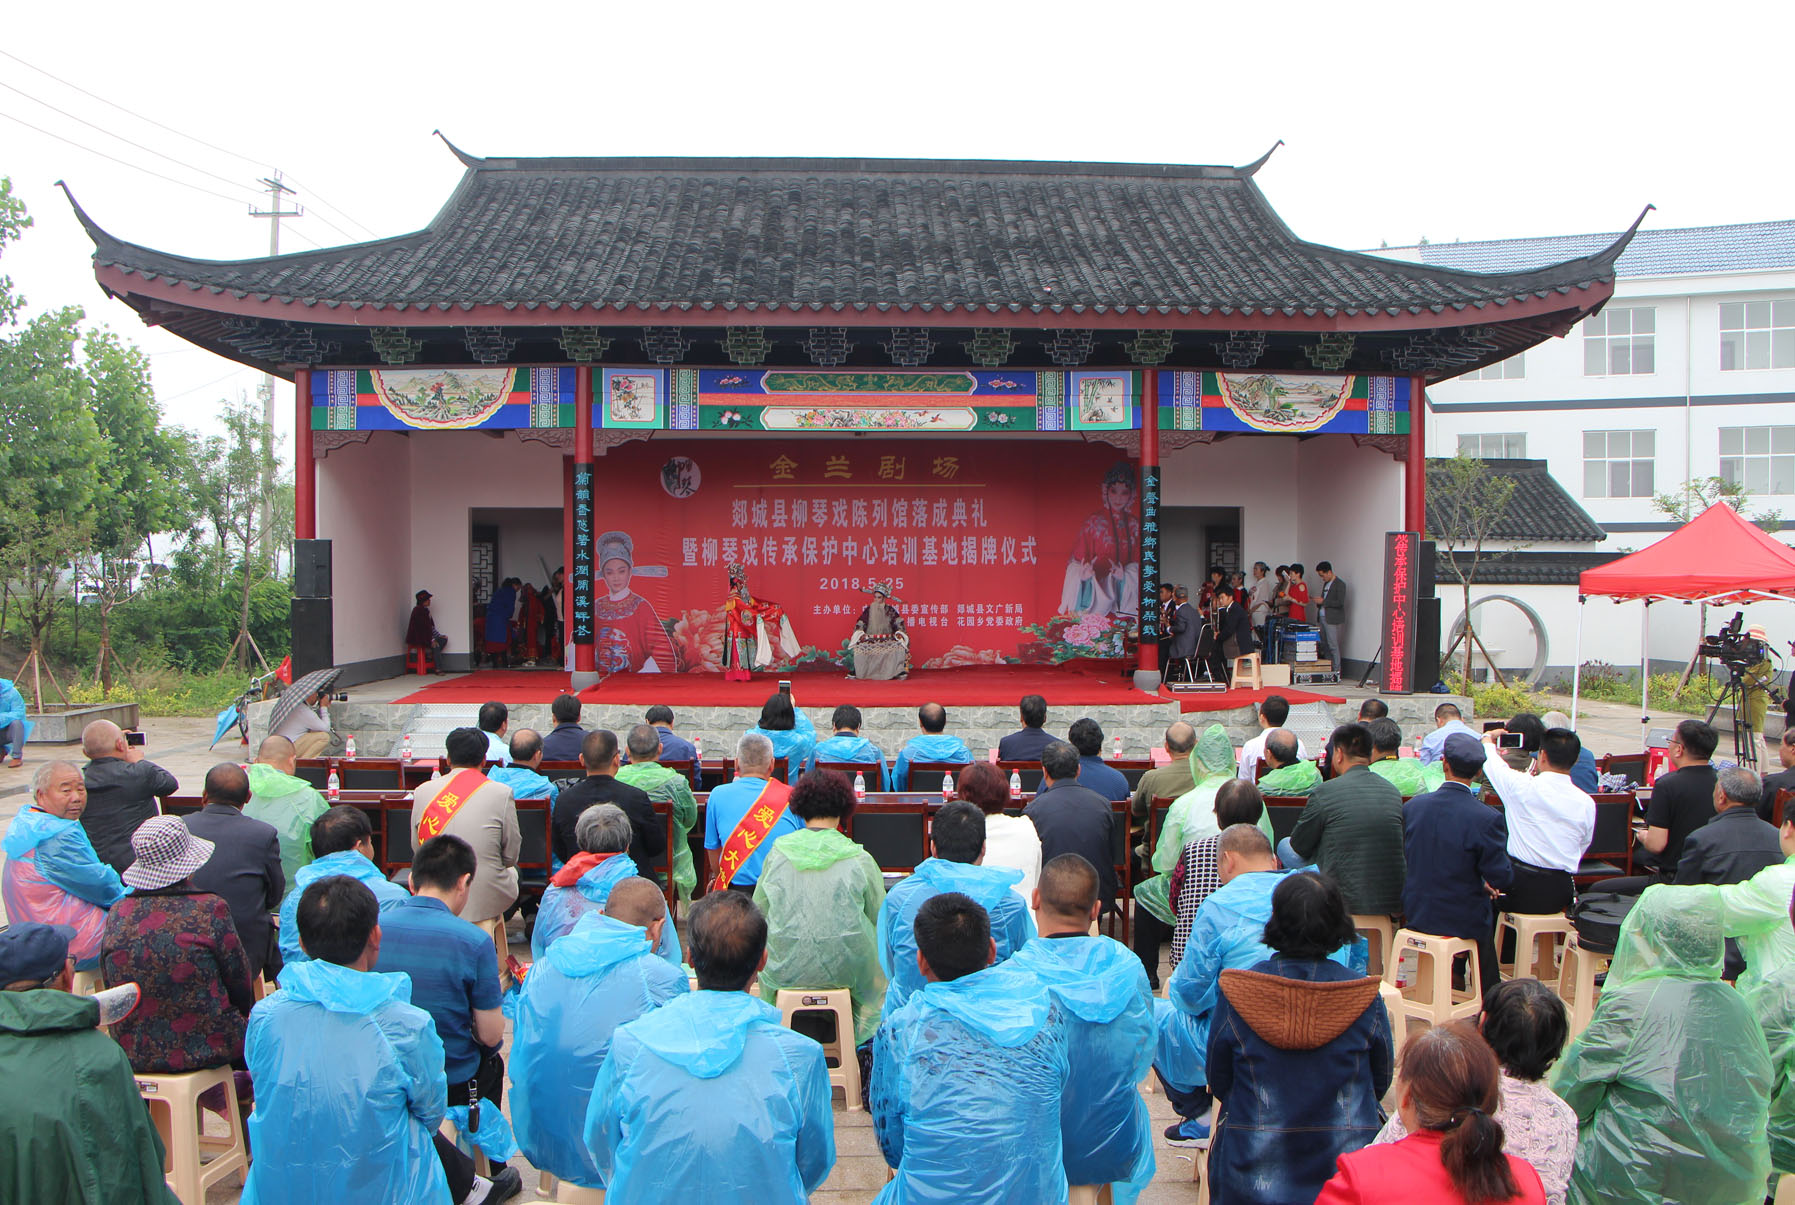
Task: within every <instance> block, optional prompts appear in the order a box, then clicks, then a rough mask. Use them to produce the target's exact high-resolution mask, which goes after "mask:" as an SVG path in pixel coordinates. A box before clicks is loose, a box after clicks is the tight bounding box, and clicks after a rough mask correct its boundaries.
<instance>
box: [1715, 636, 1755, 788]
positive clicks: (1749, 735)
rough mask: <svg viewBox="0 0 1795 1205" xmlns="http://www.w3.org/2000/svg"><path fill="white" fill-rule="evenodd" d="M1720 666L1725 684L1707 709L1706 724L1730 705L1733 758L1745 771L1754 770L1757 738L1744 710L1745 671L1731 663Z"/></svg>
mask: <svg viewBox="0 0 1795 1205" xmlns="http://www.w3.org/2000/svg"><path fill="white" fill-rule="evenodd" d="M1721 664H1723V665H1725V666H1726V669H1727V683H1726V687H1725V689H1723V690H1722V691H1721V692H1720V698H1718V699H1716V700H1715V701H1714V706H1712V707H1710V708H1709V709H1708V723H1709V724H1710V725H1711V724H1713V723H1714V717H1715V716H1717V715H1719V714H1720V709H1721V708H1722V707H1725V706H1727V705H1729V704H1730V705H1731V706H1732V709H1733V757H1734V758H1735V760H1737V761H1738V763H1739V764H1740V765H1741V766H1743V767H1745V768H1746V769H1748V770H1755V769H1757V768H1758V737H1757V733H1755V732H1753V731H1752V728H1751V718H1750V716H1749V715H1748V714H1747V712H1746V710H1745V696H1746V684H1745V676H1746V671H1745V669H1744V668H1743V667H1741V666H1737V665H1734V664H1732V663H1731V662H1725V661H1723V662H1721Z"/></svg>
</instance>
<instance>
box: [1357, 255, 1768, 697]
mask: <svg viewBox="0 0 1795 1205" xmlns="http://www.w3.org/2000/svg"><path fill="white" fill-rule="evenodd" d="M1614 238H1615V235H1614V234H1612V233H1608V234H1585V235H1565V236H1556V237H1551V238H1528V239H1497V240H1491V241H1486V242H1459V243H1423V244H1421V245H1419V246H1414V247H1398V248H1391V249H1388V250H1387V251H1384V252H1382V254H1387V255H1390V256H1393V257H1396V258H1402V259H1408V260H1413V261H1418V262H1421V263H1426V264H1430V265H1438V266H1443V267H1452V268H1461V269H1469V270H1473V271H1485V272H1495V271H1515V270H1519V269H1524V268H1527V267H1530V266H1534V265H1543V264H1548V263H1558V262H1561V261H1563V260H1565V259H1567V258H1574V257H1576V256H1578V255H1582V254H1592V253H1594V252H1596V251H1599V250H1600V249H1601V248H1603V247H1606V246H1608V245H1609V244H1611V243H1612V242H1613V240H1614ZM1617 272H1618V280H1617V283H1616V286H1615V293H1614V299H1613V300H1612V301H1611V302H1609V303H1608V305H1607V307H1606V308H1604V309H1603V310H1602V311H1601V312H1600V313H1598V314H1596V315H1594V316H1593V317H1591V318H1589V319H1587V320H1586V321H1584V322H1582V323H1581V324H1579V325H1578V326H1577V327H1576V328H1574V329H1573V330H1572V331H1571V333H1570V334H1569V335H1567V336H1566V337H1564V338H1563V339H1558V340H1554V341H1552V342H1549V343H1546V344H1542V345H1540V346H1538V347H1535V348H1532V349H1530V350H1529V351H1527V352H1526V353H1525V354H1523V355H1519V356H1515V357H1513V358H1512V359H1509V360H1506V361H1504V362H1502V363H1500V364H1496V365H1493V366H1491V367H1489V368H1486V369H1484V370H1482V371H1480V372H1475V373H1472V374H1469V375H1467V376H1463V377H1459V378H1457V379H1455V380H1452V381H1449V382H1446V383H1444V384H1441V385H1437V386H1435V387H1433V388H1432V389H1431V390H1429V392H1428V402H1429V407H1428V427H1427V450H1428V454H1429V456H1434V457H1448V456H1453V455H1455V454H1457V453H1458V452H1459V451H1460V450H1464V451H1465V452H1467V453H1469V454H1471V455H1474V456H1482V457H1489V458H1505V459H1530V460H1540V461H1544V462H1545V463H1546V465H1547V467H1548V469H1549V470H1550V473H1551V475H1552V477H1553V478H1555V479H1556V480H1557V482H1558V483H1559V484H1560V485H1561V486H1562V487H1563V489H1564V490H1565V492H1566V493H1568V494H1569V495H1570V497H1571V498H1573V499H1575V500H1576V502H1577V503H1579V504H1580V505H1581V506H1582V507H1583V508H1584V510H1585V511H1587V512H1588V514H1589V516H1590V517H1591V518H1593V519H1594V520H1595V521H1596V522H1597V523H1598V524H1600V525H1601V527H1602V528H1603V529H1605V530H1606V531H1607V533H1608V538H1607V539H1606V540H1605V541H1602V542H1600V544H1592V543H1588V542H1584V543H1579V544H1576V545H1575V547H1576V548H1577V549H1579V550H1582V551H1583V552H1585V553H1587V552H1588V551H1590V550H1593V549H1599V550H1601V551H1604V552H1608V553H1621V552H1626V551H1631V550H1635V549H1638V548H1641V547H1644V546H1645V545H1647V544H1650V543H1652V542H1654V541H1655V540H1657V539H1658V538H1660V537H1661V535H1662V534H1663V533H1665V532H1668V531H1670V530H1672V529H1674V528H1675V527H1676V526H1677V525H1678V524H1677V522H1676V520H1674V519H1673V518H1671V517H1670V516H1669V515H1666V514H1664V513H1662V512H1661V511H1659V510H1658V509H1657V508H1656V507H1655V506H1654V505H1653V498H1654V496H1655V495H1658V494H1672V493H1676V492H1678V491H1680V490H1682V489H1683V487H1684V484H1685V483H1686V482H1690V481H1698V480H1701V479H1704V478H1708V477H1724V478H1726V479H1728V480H1731V481H1738V482H1741V483H1742V484H1743V485H1744V486H1745V487H1746V488H1747V489H1748V490H1749V491H1751V493H1752V495H1753V497H1752V502H1751V504H1750V506H1749V507H1748V513H1759V512H1762V511H1767V510H1778V511H1781V512H1782V514H1783V515H1784V516H1785V520H1786V521H1790V522H1791V523H1792V526H1795V221H1777V222H1752V223H1745V224H1741V225H1733V226H1700V227H1686V228H1679V229H1656V230H1655V229H1651V228H1650V227H1647V228H1644V229H1642V230H1640V232H1639V233H1638V234H1637V235H1636V236H1635V238H1634V239H1633V242H1632V244H1631V245H1630V246H1629V247H1628V248H1627V250H1626V251H1625V253H1624V254H1623V255H1622V256H1621V257H1620V261H1619V264H1618V266H1617ZM1547 538H1548V539H1550V538H1551V537H1547ZM1781 538H1783V539H1788V538H1789V531H1787V530H1785V531H1784V532H1783V533H1782V534H1781ZM1567 547H1568V546H1567V545H1566V544H1563V543H1559V544H1556V545H1550V544H1547V543H1544V542H1541V543H1535V544H1532V545H1530V546H1529V548H1528V549H1527V551H1526V552H1525V553H1524V554H1523V555H1522V556H1520V557H1519V558H1516V564H1517V567H1518V566H1521V565H1525V566H1528V568H1527V569H1526V570H1525V571H1524V572H1522V571H1518V569H1517V571H1516V572H1507V571H1505V570H1504V568H1503V566H1502V565H1501V564H1500V563H1498V565H1497V566H1495V567H1493V568H1492V571H1491V575H1490V576H1489V577H1488V578H1487V579H1485V580H1486V581H1488V582H1489V583H1490V584H1489V585H1488V586H1487V587H1483V588H1480V589H1479V590H1478V594H1480V595H1481V594H1484V593H1498V592H1501V593H1510V594H1515V595H1517V596H1525V597H1528V598H1529V600H1530V601H1532V602H1534V603H1536V604H1539V605H1540V609H1541V610H1542V613H1543V614H1547V616H1548V623H1549V627H1550V628H1551V629H1552V633H1551V636H1552V643H1553V648H1552V652H1551V656H1550V661H1551V663H1552V664H1553V665H1554V666H1568V665H1569V664H1570V661H1571V648H1570V642H1571V639H1572V632H1571V631H1569V630H1565V629H1566V628H1567V627H1568V626H1569V625H1572V624H1574V622H1575V616H1574V611H1572V610H1571V609H1572V608H1574V607H1575V598H1574V591H1573V590H1571V589H1568V588H1567V586H1568V584H1569V583H1571V582H1574V580H1575V578H1574V575H1572V574H1571V573H1569V568H1570V566H1571V565H1572V564H1573V558H1576V556H1577V554H1576V553H1574V552H1557V551H1554V550H1553V549H1565V548H1567ZM1553 557H1562V558H1564V559H1563V565H1564V568H1565V569H1566V572H1564V573H1560V574H1559V575H1558V580H1559V581H1560V582H1561V583H1564V584H1560V585H1557V586H1556V587H1555V588H1553V587H1548V586H1546V585H1544V584H1543V582H1541V576H1542V566H1546V565H1549V564H1550V562H1551V559H1552V558H1553ZM1583 559H1585V560H1586V559H1587V557H1585V558H1583ZM1529 575H1531V576H1529ZM1544 576H1546V577H1550V576H1552V575H1551V574H1550V573H1549V572H1545V573H1544ZM1505 579H1512V580H1505ZM1446 597H1447V601H1446V603H1445V610H1446V612H1447V615H1446V619H1445V622H1446V624H1447V625H1448V627H1450V625H1451V623H1452V622H1453V620H1454V619H1455V618H1456V616H1457V614H1458V611H1459V604H1458V603H1457V602H1456V601H1455V600H1454V598H1453V597H1452V595H1450V594H1448V595H1447V596H1446ZM1542 600H1544V601H1543V602H1542ZM1589 608H1590V609H1589V619H1590V623H1589V624H1588V625H1587V628H1586V632H1585V637H1584V639H1585V646H1584V656H1585V658H1586V659H1589V658H1591V657H1596V658H1600V659H1602V660H1608V661H1613V662H1617V663H1620V664H1625V663H1626V662H1627V661H1628V660H1629V659H1632V660H1634V661H1635V662H1636V661H1637V657H1638V652H1637V649H1638V642H1639V634H1638V626H1637V619H1636V613H1637V610H1638V608H1637V606H1634V607H1633V608H1632V611H1633V613H1634V614H1633V615H1630V616H1627V617H1624V618H1623V617H1622V616H1620V615H1619V614H1617V613H1616V612H1614V611H1613V610H1612V608H1611V604H1608V603H1605V602H1594V601H1592V602H1591V603H1590V604H1589ZM1749 619H1750V620H1751V621H1753V622H1760V623H1763V624H1764V625H1765V626H1766V627H1767V628H1769V629H1770V633H1771V635H1772V637H1777V638H1779V639H1778V640H1777V647H1778V648H1779V649H1783V650H1785V651H1786V650H1787V647H1788V646H1787V644H1786V643H1785V641H1786V640H1787V639H1788V637H1790V636H1795V616H1791V614H1790V608H1789V607H1788V606H1787V605H1781V606H1778V605H1774V604H1760V606H1759V607H1758V608H1757V609H1756V611H1755V612H1754V613H1751V614H1749ZM1502 622H1504V623H1505V625H1506V623H1507V621H1502ZM1697 623H1698V619H1697V616H1696V615H1695V613H1694V609H1693V608H1681V607H1666V606H1659V607H1655V608H1654V609H1653V616H1652V627H1653V632H1652V641H1651V643H1652V655H1653V657H1654V658H1655V659H1658V660H1662V661H1664V662H1667V663H1675V662H1679V661H1684V660H1687V658H1688V656H1689V653H1690V651H1691V649H1692V644H1693V640H1694V638H1695V635H1696V628H1697ZM1713 623H1714V617H1713V616H1712V615H1710V617H1709V626H1710V627H1712V626H1713ZM1592 633H1593V636H1592ZM1509 636H1510V633H1508V632H1505V633H1504V634H1503V637H1502V641H1501V642H1502V643H1504V644H1508V643H1512V641H1511V640H1510V638H1509Z"/></svg>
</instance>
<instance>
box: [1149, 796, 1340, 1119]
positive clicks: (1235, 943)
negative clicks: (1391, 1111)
mask: <svg viewBox="0 0 1795 1205" xmlns="http://www.w3.org/2000/svg"><path fill="white" fill-rule="evenodd" d="M1285 873H1286V872H1285V871H1284V870H1282V869H1281V868H1280V867H1279V865H1278V855H1277V854H1276V853H1275V852H1273V850H1272V847H1271V842H1270V841H1269V840H1267V839H1266V836H1265V834H1264V833H1262V832H1260V831H1259V829H1258V828H1257V827H1256V826H1254V825H1251V824H1235V825H1231V826H1230V827H1228V828H1227V829H1225V830H1224V831H1223V832H1222V835H1221V837H1220V838H1219V840H1218V842H1217V847H1216V877H1217V878H1218V879H1220V880H1221V884H1222V885H1221V886H1220V887H1219V888H1217V889H1216V890H1215V892H1213V893H1212V894H1211V895H1210V896H1209V898H1208V899H1206V900H1204V901H1203V906H1202V907H1201V908H1199V909H1197V919H1196V920H1195V922H1193V923H1192V925H1191V929H1190V938H1189V939H1188V940H1187V941H1186V942H1185V943H1184V957H1183V958H1181V959H1180V960H1179V961H1178V966H1177V967H1176V968H1175V969H1174V970H1173V971H1172V978H1171V982H1170V983H1169V984H1167V990H1166V996H1167V998H1166V999H1164V1000H1160V1001H1157V1002H1156V1003H1155V1005H1154V1013H1155V1016H1154V1024H1155V1027H1156V1029H1157V1031H1158V1037H1157V1045H1156V1048H1155V1051H1154V1055H1153V1068H1154V1070H1155V1071H1157V1072H1158V1073H1159V1078H1160V1082H1161V1083H1163V1084H1164V1085H1165V1086H1166V1090H1167V1091H1166V1098H1167V1099H1168V1100H1170V1101H1171V1103H1172V1107H1173V1108H1174V1109H1176V1110H1177V1111H1178V1115H1179V1116H1180V1117H1182V1118H1184V1121H1183V1122H1182V1123H1180V1124H1178V1125H1174V1126H1172V1127H1171V1128H1170V1129H1168V1130H1167V1131H1166V1138H1167V1140H1168V1141H1171V1142H1181V1143H1202V1142H1205V1141H1207V1140H1208V1137H1209V1121H1208V1114H1209V1104H1210V1096H1209V1093H1208V1091H1207V1090H1206V1085H1207V1084H1208V1081H1209V1072H1208V1059H1209V1023H1210V1021H1211V1020H1212V1018H1213V1015H1214V1012H1215V1002H1216V992H1217V990H1218V988H1219V985H1220V982H1221V973H1222V972H1223V971H1224V970H1229V969H1234V970H1245V969H1246V968H1248V967H1251V966H1253V965H1254V964H1255V963H1259V962H1262V961H1264V960H1265V959H1267V958H1270V957H1271V956H1272V950H1271V947H1270V946H1268V945H1266V944H1265V922H1266V921H1268V920H1270V919H1271V897H1272V892H1273V891H1275V890H1277V886H1278V884H1279V883H1281V882H1282V881H1283V879H1284V875H1285ZM1292 873H1294V872H1292ZM1355 954H1362V950H1360V949H1359V948H1357V947H1352V946H1348V947H1343V948H1342V949H1340V950H1339V951H1337V952H1336V953H1334V954H1333V955H1331V956H1330V957H1331V958H1332V960H1333V961H1334V962H1337V963H1339V964H1340V965H1342V966H1346V967H1354V969H1357V970H1359V971H1361V972H1363V970H1364V964H1363V963H1362V962H1360V963H1358V964H1357V965H1356V967H1355V965H1354V957H1355Z"/></svg>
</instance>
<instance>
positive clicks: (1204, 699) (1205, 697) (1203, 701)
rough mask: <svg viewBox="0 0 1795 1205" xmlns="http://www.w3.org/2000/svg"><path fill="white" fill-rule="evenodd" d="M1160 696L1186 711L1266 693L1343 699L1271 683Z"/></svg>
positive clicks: (1239, 703)
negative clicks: (1255, 687) (1241, 688)
mask: <svg viewBox="0 0 1795 1205" xmlns="http://www.w3.org/2000/svg"><path fill="white" fill-rule="evenodd" d="M1160 695H1161V697H1162V698H1169V699H1172V700H1174V701H1175V702H1176V703H1177V704H1178V708H1179V710H1180V711H1183V712H1184V713H1185V714H1187V715H1188V714H1189V713H1190V712H1193V711H1232V710H1233V709H1234V708H1236V707H1256V706H1258V705H1259V704H1260V703H1262V702H1264V701H1265V697H1266V696H1267V695H1283V696H1284V697H1285V698H1286V699H1288V700H1290V702H1292V703H1344V702H1346V700H1345V699H1343V698H1340V697H1339V696H1338V695H1319V694H1315V693H1313V692H1311V691H1307V690H1295V689H1292V688H1291V687H1288V686H1271V687H1266V688H1264V689H1262V690H1217V691H1192V692H1191V693H1189V694H1176V695H1175V694H1171V693H1170V692H1168V691H1161V692H1160Z"/></svg>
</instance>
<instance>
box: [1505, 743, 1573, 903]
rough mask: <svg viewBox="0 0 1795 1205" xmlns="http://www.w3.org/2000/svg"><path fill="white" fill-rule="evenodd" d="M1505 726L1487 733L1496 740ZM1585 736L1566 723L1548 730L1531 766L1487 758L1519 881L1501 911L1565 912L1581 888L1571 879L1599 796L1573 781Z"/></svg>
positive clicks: (1512, 886) (1509, 854)
mask: <svg viewBox="0 0 1795 1205" xmlns="http://www.w3.org/2000/svg"><path fill="white" fill-rule="evenodd" d="M1500 731H1501V730H1500V729H1498V730H1497V731H1495V732H1486V733H1484V734H1483V739H1484V740H1485V741H1487V742H1489V743H1490V744H1492V745H1493V744H1495V740H1496V737H1497V735H1498V734H1499V733H1500ZM1582 750H1583V742H1582V741H1580V740H1578V739H1577V734H1576V733H1574V732H1572V731H1570V730H1569V729H1567V728H1552V729H1549V730H1547V732H1546V736H1545V739H1544V740H1543V741H1541V742H1540V750H1539V753H1538V754H1536V755H1535V756H1534V759H1533V764H1532V766H1531V767H1529V769H1528V770H1527V771H1526V772H1522V771H1519V770H1515V769H1513V768H1511V767H1510V766H1509V765H1508V764H1507V763H1506V762H1504V761H1503V760H1502V758H1500V757H1489V758H1486V759H1485V760H1484V763H1483V772H1484V776H1485V777H1486V778H1488V779H1489V780H1490V785H1491V786H1492V787H1494V788H1495V789H1496V794H1497V796H1498V797H1499V798H1500V799H1501V800H1502V810H1503V813H1504V815H1505V818H1506V819H1507V821H1508V858H1509V861H1511V862H1513V863H1514V868H1515V877H1514V882H1513V883H1511V884H1510V885H1509V887H1508V890H1507V891H1505V892H1504V893H1503V894H1502V897H1501V898H1500V899H1498V900H1497V901H1496V910H1497V911H1498V912H1521V913H1526V914H1529V915H1535V916H1544V915H1550V914H1551V913H1554V912H1563V911H1564V910H1565V909H1566V908H1568V907H1570V904H1571V900H1572V898H1573V897H1574V895H1575V894H1576V892H1575V885H1574V883H1573V881H1572V878H1573V876H1574V875H1575V874H1576V873H1577V867H1578V866H1579V865H1580V864H1581V863H1582V861H1583V851H1584V850H1586V849H1588V848H1589V841H1590V838H1591V837H1593V836H1594V835H1595V831H1596V801H1595V800H1593V799H1591V798H1590V797H1589V794H1588V792H1586V791H1582V790H1579V789H1578V788H1577V785H1576V784H1575V783H1573V782H1572V781H1571V767H1573V766H1575V765H1576V764H1577V755H1578V754H1579V753H1580V752H1582Z"/></svg>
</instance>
